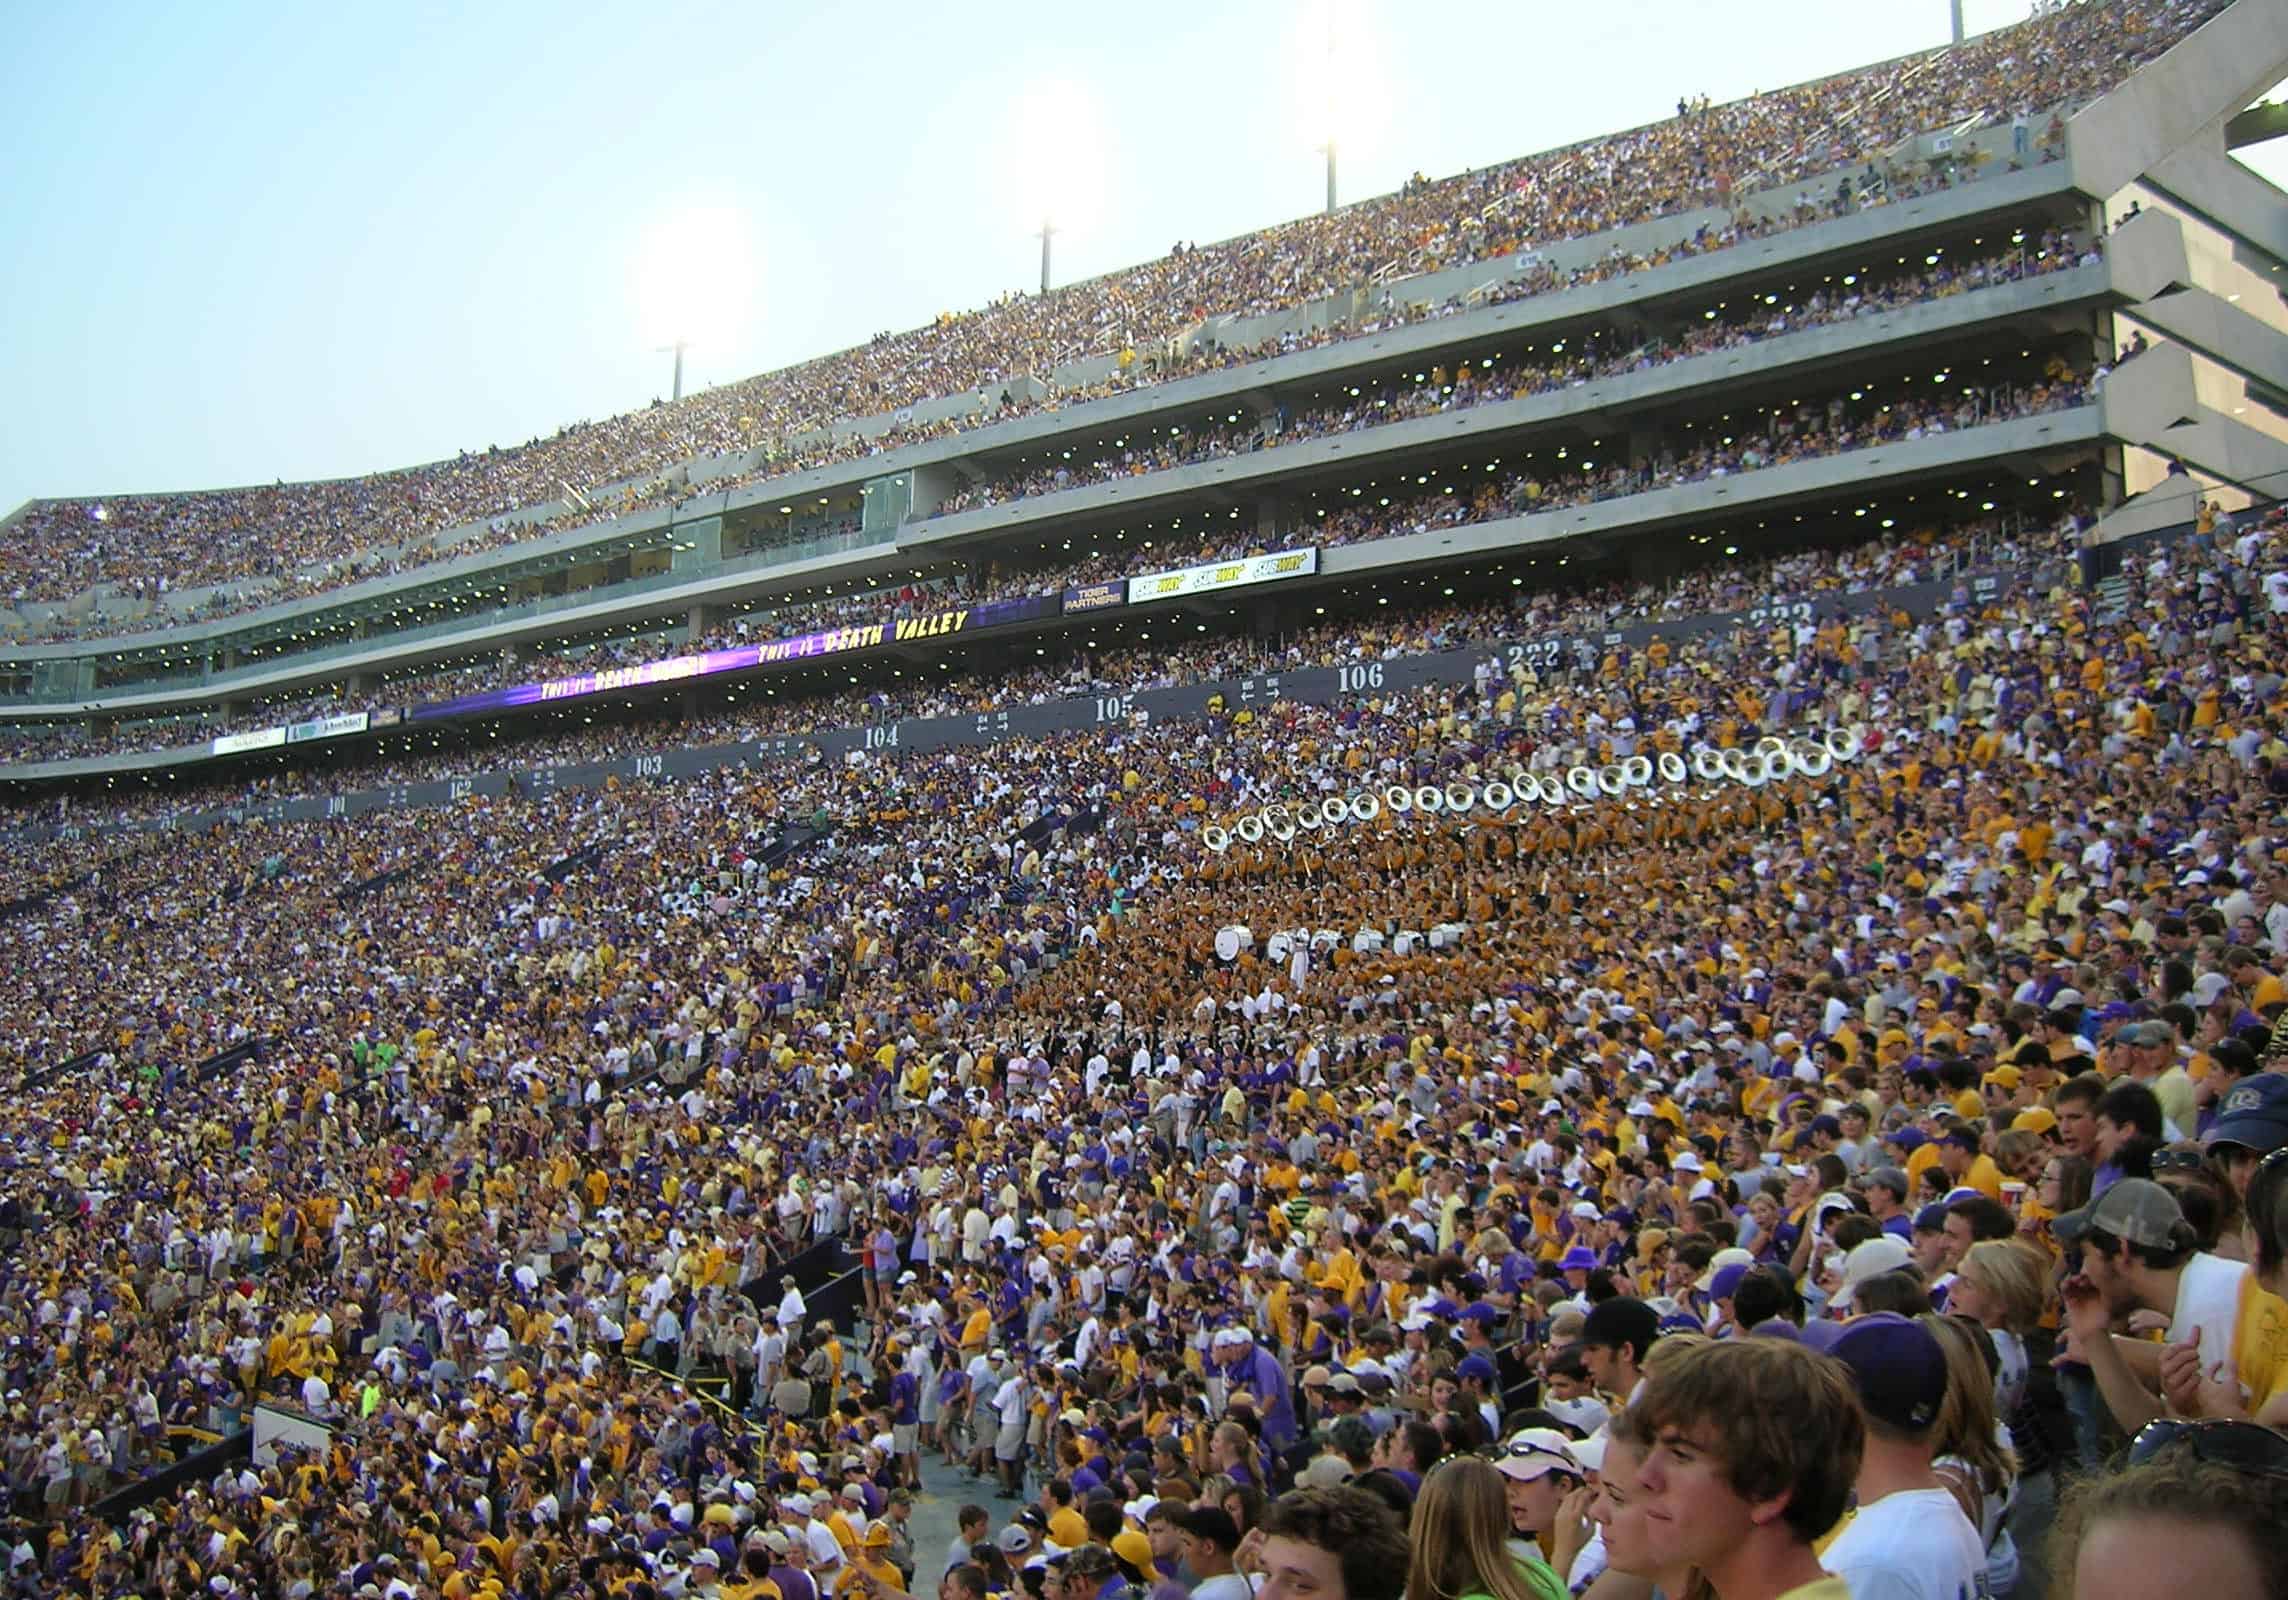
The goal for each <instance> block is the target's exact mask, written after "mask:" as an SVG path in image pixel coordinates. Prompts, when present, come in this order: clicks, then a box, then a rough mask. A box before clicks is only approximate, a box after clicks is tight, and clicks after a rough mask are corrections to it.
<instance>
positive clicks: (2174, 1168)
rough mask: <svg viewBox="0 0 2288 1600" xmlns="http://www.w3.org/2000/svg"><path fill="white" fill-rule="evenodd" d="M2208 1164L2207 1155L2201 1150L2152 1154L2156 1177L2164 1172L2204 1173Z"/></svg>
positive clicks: (2161, 1151) (2165, 1151) (2159, 1151)
mask: <svg viewBox="0 0 2288 1600" xmlns="http://www.w3.org/2000/svg"><path fill="white" fill-rule="evenodd" d="M2208 1164H2209V1158H2208V1154H2207V1152H2205V1151H2201V1150H2157V1151H2155V1152H2154V1154H2153V1171H2154V1173H2155V1174H2156V1175H2158V1174H2160V1173H2164V1172H2205V1171H2206V1170H2207V1169H2208Z"/></svg>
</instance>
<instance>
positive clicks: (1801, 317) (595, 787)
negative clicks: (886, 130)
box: [0, 0, 2288, 1600]
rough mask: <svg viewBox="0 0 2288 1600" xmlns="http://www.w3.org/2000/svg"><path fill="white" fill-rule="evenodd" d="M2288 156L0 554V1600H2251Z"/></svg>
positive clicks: (1498, 189) (2034, 32) (1663, 139)
mask: <svg viewBox="0 0 2288 1600" xmlns="http://www.w3.org/2000/svg"><path fill="white" fill-rule="evenodd" d="M2283 79H2288V0H2229V3H2227V0H2111V3H2101V0H2079V3H2066V4H2058V5H2047V6H2040V7H2036V8H2035V14H2034V15H2033V16H2032V17H2031V18H2030V19H2029V20H2027V21H2025V22H2023V23H2020V24H2017V25H2014V26H2012V27H2008V28H2004V29H2000V30H1997V31H1995V32H1991V33H1986V34H1979V35H1975V36H1972V37H1969V38H1966V39H1961V40H1959V41H1958V42H1956V43H1954V44H1953V45H1951V46H1948V47H1945V48H1941V49H1937V50H1932V51H1928V52H1924V53H1921V54H1917V55H1913V56H1908V57H1903V58H1900V59H1896V60H1890V61H1884V62H1880V63H1876V64H1874V65H1870V66H1866V67H1862V68H1859V69H1857V70H1854V71H1851V72H1847V73H1843V74H1840V75H1837V76H1834V77H1830V78H1825V79H1822V80H1819V81H1817V82H1812V83H1806V84H1801V85H1797V86H1795V87H1791V88H1786V89H1781V90H1777V91H1772V92H1768V93H1764V94H1759V95H1757V96H1755V97H1753V98H1750V99H1747V100H1742V101H1738V102H1732V103H1726V104H1706V103H1692V102H1685V103H1680V104H1679V106H1678V110H1677V114H1676V115H1675V117H1673V118H1671V119H1666V120H1664V121H1662V122H1659V123H1656V124H1650V125H1647V126H1643V127H1639V128H1635V129H1631V130H1627V131H1623V132H1617V133H1613V134H1610V135H1608V136H1605V137H1602V138H1598V139H1594V140H1590V141H1588V142H1585V143H1581V144H1577V145H1572V146H1568V147H1566V148H1562V149H1556V150H1551V151H1545V152H1541V153H1536V154H1532V155H1527V156H1522V157H1519V158H1517V159H1515V160H1512V161H1508V162H1505V163H1503V164H1501V165H1498V166H1493V167H1488V168H1484V169H1480V170H1475V171H1471V172H1467V173H1464V174H1461V175H1460V176H1457V177H1453V178H1448V179H1441V180H1429V179H1420V180H1417V181H1415V182H1413V183H1409V184H1408V185H1407V186H1406V187H1405V188H1404V189H1403V190H1402V191H1400V192H1398V193H1395V194H1391V195H1386V196H1382V197H1378V198H1374V199H1369V200H1365V201H1361V202H1357V203H1355V204H1352V205H1349V206H1345V207H1340V208H1337V207H1333V206H1331V205H1330V208H1329V210H1328V211H1327V212H1326V213H1325V214H1324V215H1320V216H1313V217H1309V218H1304V219H1300V220H1297V221H1293V222H1287V223H1281V224H1278V225H1276V226H1272V227H1268V228H1265V229H1262V230H1261V231H1259V232H1255V233H1251V234H1248V235H1245V236H1241V237H1237V238H1233V239H1228V240H1224V241H1221V242H1218V243H1215V244H1210V245H1205V246H1197V245H1194V246H1184V247H1180V248H1179V249H1178V250H1176V251H1175V252H1172V253H1171V254H1170V255H1168V256H1166V257H1164V258H1162V259H1159V260H1155V261H1152V262H1148V263H1145V264H1142V265H1138V266H1134V267H1131V268H1128V269H1125V270H1123V271H1120V272H1117V273H1113V274H1110V275H1107V276H1104V277H1099V278H1094V279H1089V280H1086V281H1083V282H1078V283H1073V284H1070V285H1065V286H1062V287H1054V288H1051V287H1047V286H1046V285H1044V290H1043V292H1042V293H1041V294H1039V295H1037V296H1036V295H1024V296H1017V297H1012V298H1009V299H1006V300H1003V301H998V302H996V303H994V304H993V305H991V306H988V307H985V308H983V309H979V310H975V311H971V312H965V313H961V314H957V315H948V316H946V317H942V318H940V319H938V320H937V321H935V322H933V323H931V324H929V325H926V326H923V327H919V328H915V329H912V330H909V331H906V332H903V333H890V334H884V335H881V336H880V337H878V338H876V339H874V340H873V341H871V342H869V343H868V344H866V345H863V346H860V347H857V348H852V349H847V350H843V351H840V352H837V353H833V354H824V355H820V356H818V357H816V358H815V359H813V360H810V361H807V362H805V363H803V364H800V365H797V366H793V367H788V368H785V369H782V370H777V371H771V372H765V373H762V374H759V375H756V376H753V377H750V378H747V379H744V380H741V381H739V382H736V383H731V384H725V385H721V386H719V387H716V388H712V389H709V390H706V391H705V392H703V393H700V394H695V395H692V396H689V397H680V396H679V397H678V398H676V399H674V400H672V401H669V402H666V403H663V404H660V405H655V406H652V407H649V408H646V409H643V410H641V411H635V412H630V413H627V414H625V415H622V416H617V417H612V418H608V419H606V420H603V421H601V422H591V423H582V424H579V425H577V426H569V427H566V428H564V429H563V430H562V431H561V432H559V433H557V434H555V435H553V436H552V437H549V438H545V439H541V440H536V441H534V442H533V443H531V444H528V445H525V446H521V447H516V448H512V449H502V450H491V451H486V452H483V453H478V454H467V455H461V456H458V457H455V458H451V459H446V460H441V461H437V462H432V463H428V464H425V465H419V466H414V467H408V468H377V469H376V470H374V471H373V472H371V473H370V474H369V475H367V476H364V477H359V478H354V479H342V480H335V481H323V482H301V483H276V484H271V485H266V486H255V487H245V488H211V489H200V490H188V491H184V492H180V493H173V494H141V495H103V494H92V495H91V494H74V495H71V496H69V497H58V498H52V499H49V498H44V499H36V500H33V501H31V502H30V503H28V504H26V505H24V506H22V507H21V508H19V509H18V510H16V511H15V512H14V514H13V515H11V516H10V517H8V518H7V520H6V521H5V522H0V559H4V560H5V562H6V565H7V568H8V569H9V570H8V573H7V588H8V591H9V593H8V597H7V603H6V604H5V605H4V606H0V795H4V796H5V803H6V813H5V815H4V816H0V832H4V833H5V835H6V837H7V839H8V842H9V844H10V848H9V849H8V851H7V852H6V854H5V856H4V857H0V862H4V864H0V940H4V941H5V944H6V947H7V951H8V954H9V957H10V959H8V960H7V961H6V962H5V963H4V965H0V1073H4V1074H5V1075H6V1077H7V1078H8V1080H9V1081H10V1083H11V1084H12V1086H13V1094H12V1112H11V1114H10V1115H9V1116H7V1117H6V1118H4V1119H0V1140H4V1143H5V1146H6V1161H5V1169H4V1175H0V1239H4V1240H5V1241H6V1242H8V1243H9V1245H10V1246H11V1248H10V1249H9V1250H8V1251H7V1253H6V1255H5V1257H4V1258H0V1325H4V1331H5V1334H6V1338H7V1346H6V1364H7V1373H6V1379H7V1387H8V1389H9V1391H10V1393H9V1395H8V1397H7V1404H8V1406H9V1415H10V1437H9V1448H8V1452H7V1461H8V1473H9V1486H10V1491H11V1497H12V1498H11V1505H10V1508H9V1511H10V1523H9V1527H8V1529H7V1539H6V1542H7V1544H8V1546H9V1555H8V1558H7V1561H6V1568H7V1575H6V1579H5V1583H6V1586H7V1587H6V1588H5V1589H4V1590H0V1592H4V1593H7V1594H11V1595H13V1594H25V1595H31V1594H40V1595H51V1594H69V1595H86V1596H95V1595H114V1596H116V1595H139V1596H158V1595H183V1594H190V1593H193V1592H204V1593H210V1594H213V1595H218V1596H237V1597H253V1596H289V1597H293V1600H301V1597H304V1596H328V1597H330V1596H344V1597H350V1600H361V1597H363V1596H366V1595H369V1594H370V1595H375V1596H382V1597H396V1596H419V1597H423V1600H427V1597H430V1596H443V1597H446V1600H473V1597H479V1596H516V1597H519V1600H523V1597H528V1596H529V1597H539V1596H555V1595H582V1596H586V1595H606V1594H610V1595H620V1596H636V1597H643V1596H652V1595H658V1596H685V1595H690V1596H714V1595H726V1596H738V1597H746V1600H752V1597H758V1596H764V1595H772V1594H775V1595H776V1596H777V1597H778V1600H822V1597H823V1596H825V1595H826V1594H827V1593H828V1592H829V1591H831V1593H832V1594H833V1595H835V1596H837V1597H839V1596H842V1595H845V1594H849V1593H851V1592H852V1591H860V1592H862V1593H864V1594H866V1595H868V1596H872V1597H876V1600H878V1597H879V1596H880V1595H881V1594H882V1593H883V1592H885V1591H892V1592H898V1593H906V1592H914V1593H919V1592H922V1590H923V1588H924V1587H925V1586H933V1585H934V1586H936V1588H937V1592H938V1593H939V1594H940V1595H941V1596H944V1597H947V1600H985V1597H987V1596H1002V1595H1008V1596H1018V1595H1020V1592H1021V1591H1022V1592H1023V1593H1024V1594H1029V1595H1030V1596H1032V1597H1033V1600H1055V1597H1056V1596H1057V1595H1062V1596H1064V1597H1065V1600H1076V1597H1075V1590H1076V1589H1077V1590H1079V1591H1084V1593H1083V1594H1082V1595H1081V1596H1079V1597H1078V1600H1099V1597H1104V1600H1121V1597H1122V1596H1123V1595H1125V1594H1127V1593H1129V1592H1130V1591H1134V1592H1135V1597H1136V1600H1142V1597H1143V1591H1146V1590H1149V1591H1151V1592H1152V1593H1153V1595H1154V1596H1155V1597H1157V1600H1180V1597H1181V1596H1184V1595H1190V1594H1194V1593H1198V1594H1199V1595H1200V1597H1201V1600H1251V1597H1253V1596H1258V1595H1261V1596H1264V1597H1266V1600H1304V1597H1305V1596H1306V1595H1307V1594H1308V1595H1314V1596H1319V1595H1322V1593H1323V1591H1324V1590H1326V1589H1328V1588H1330V1587H1331V1588H1333V1589H1335V1590H1337V1591H1338V1594H1337V1596H1336V1600H1343V1597H1344V1596H1352V1600H1400V1597H1401V1596H1403V1597H1404V1600H1454V1597H1456V1596H1475V1595H1479V1594H1484V1595H1486V1596H1488V1600H1529V1597H1545V1600H1555V1597H1557V1596H1560V1595H1565V1594H1573V1595H1591V1596H1595V1597H1598V1600H1643V1597H1646V1596H1650V1595H1653V1594H1655V1593H1660V1594H1665V1595H1668V1596H1670V1597H1672V1600H1673V1597H1676V1596H1679V1595H1682V1594H1685V1593H1706V1594H1713V1595H1715V1596H1717V1597H1718V1600H1767V1597H1777V1596H1782V1595H1791V1596H1801V1597H1804V1600H1839V1597H1843V1596H1859V1597H1867V1596H1877V1595H1880V1596H1892V1595H1902V1596H1919V1595H1924V1594H1928V1595H1932V1596H1934V1597H1944V1600H1958V1597H1960V1596H1966V1595H1971V1594H1978V1595H1992V1596H1997V1597H2000V1596H2007V1595H2013V1594H2015V1595H2023V1596H2026V1597H2028V1600H2033V1597H2036V1596H2040V1595H2043V1594H2060V1595H2078V1596H2100V1595H2110V1594H2113V1593H2115V1592H2116V1591H2117V1586H2119V1585H2120V1584H2122V1583H2123V1582H2125V1581H2127V1580H2128V1579H2134V1580H2135V1581H2137V1582H2138V1583H2139V1585H2140V1587H2144V1586H2146V1585H2149V1584H2150V1582H2151V1581H2152V1576H2153V1575H2155V1574H2161V1573H2175V1574H2178V1575H2179V1577H2180V1579H2181V1581H2190V1582H2196V1583H2206V1584H2209V1585H2210V1586H2211V1587H2212V1588H2213V1590H2214V1592H2215V1593H2216V1595H2217V1596H2218V1600H2225V1597H2228V1596H2237V1595H2241V1594H2247V1595H2250V1596H2259V1595H2267V1594H2269V1595H2278V1594H2281V1593H2284V1592H2288V1546H2284V1545H2283V1543H2282V1540H2283V1537H2284V1535H2283V1530H2284V1529H2288V1516H2284V1515H2283V1513H2288V1489H2284V1488H2283V1485H2284V1484H2288V1435H2284V1434H2283V1432H2282V1431H2281V1430H2283V1429H2288V1303H2284V1301H2283V1299H2282V1298H2281V1297H2282V1296H2283V1295H2288V1266H2284V1265H2283V1262H2284V1260H2288V1158H2281V1159H2272V1157H2273V1156H2274V1153H2275V1152H2276V1151H2279V1150H2281V1149H2288V1042H2283V1041H2284V1040H2288V1033H2283V1031H2282V1028H2281V1022H2282V1015H2281V1014H2282V1011H2283V1002H2284V1001H2288V985H2284V977H2288V858H2284V857H2283V855H2282V853H2281V852H2282V850H2283V848H2284V846H2283V822H2282V819H2283V816H2284V815H2288V678H2284V677H2283V675H2282V671H2283V669H2282V667H2281V662H2282V661H2283V660H2288V509H2283V506H2282V496H2283V495H2284V494H2288V282H2284V281H2283V274H2284V273H2288V202H2284V201H2283V198H2282V195H2281V194H2280V192H2279V191H2278V190H2277V189H2275V188H2274V187H2273V186H2272V185H2270V184H2269V183H2267V182H2266V181H2264V180H2263V179H2262V178H2261V177H2259V176H2257V175H2256V174H2255V173H2254V172H2253V171H2251V170H2250V169H2249V168H2248V167H2246V166H2244V165H2242V164H2241V163H2240V162H2239V161H2238V160H2237V159H2235V157H2234V155H2233V152H2234V151H2235V150H2238V149H2241V148H2244V147H2246V146H2250V145H2253V144H2257V143H2260V142H2263V141H2266V140H2269V139H2271V138H2273V137H2276V136H2277V135H2279V134H2281V133H2283V132H2288V114H2284V113H2283V112H2282V111H2281V109H2280V107H2279V106H2278V105H2276V104H2269V103H2260V102H2261V101H2263V99H2264V97H2265V96H2266V95H2267V94H2268V93H2269V92H2270V91H2271V90H2272V89H2273V87H2274V86H2275V85H2276V84H2278V83H2280V82H2281V81H2282V80H2283ZM1331 159H1332V157H1331V155H1330V161H1331ZM1045 248H1046V244H1045V241H1044V250H1045ZM1044 270H1045V269H1044ZM1694 1462H1699V1463H1702V1464H1703V1465H1702V1466H1701V1467H1700V1468H1698V1470H1700V1471H1703V1472H1708V1471H1713V1472H1714V1473H1715V1474H1716V1476H1715V1477H1714V1478H1711V1479H1709V1480H1708V1483H1709V1484H1710V1485H1714V1487H1707V1486H1704V1487H1703V1489H1702V1490H1700V1491H1697V1492H1695V1491H1693V1490H1691V1489H1690V1488H1689V1484H1690V1483H1691V1482H1697V1481H1698V1480H1697V1479H1695V1478H1694V1477H1693V1473H1694V1471H1695V1468H1694V1466H1693V1463H1694ZM1243 1590H1244V1592H1242V1591H1243ZM1274 1591H1276V1592H1274ZM1354 1591H1355V1594H1354Z"/></svg>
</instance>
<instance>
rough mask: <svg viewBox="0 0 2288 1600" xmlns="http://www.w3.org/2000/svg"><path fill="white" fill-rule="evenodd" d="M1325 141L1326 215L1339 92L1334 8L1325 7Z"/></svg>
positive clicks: (1331, 199)
mask: <svg viewBox="0 0 2288 1600" xmlns="http://www.w3.org/2000/svg"><path fill="white" fill-rule="evenodd" d="M1325 81H1326V92H1327V142H1326V144H1325V145H1324V146H1323V147H1322V148H1324V149H1325V151H1326V153H1327V215H1328V216H1330V217H1331V216H1333V215H1334V214H1335V116H1336V101H1337V99H1338V98H1339V96H1340V94H1341V90H1340V89H1339V88H1338V87H1337V85H1338V84H1339V83H1340V82H1341V80H1340V79H1339V78H1337V77H1336V75H1335V8H1334V7H1333V6H1331V5H1330V6H1328V7H1327V76H1326V80H1325Z"/></svg>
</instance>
